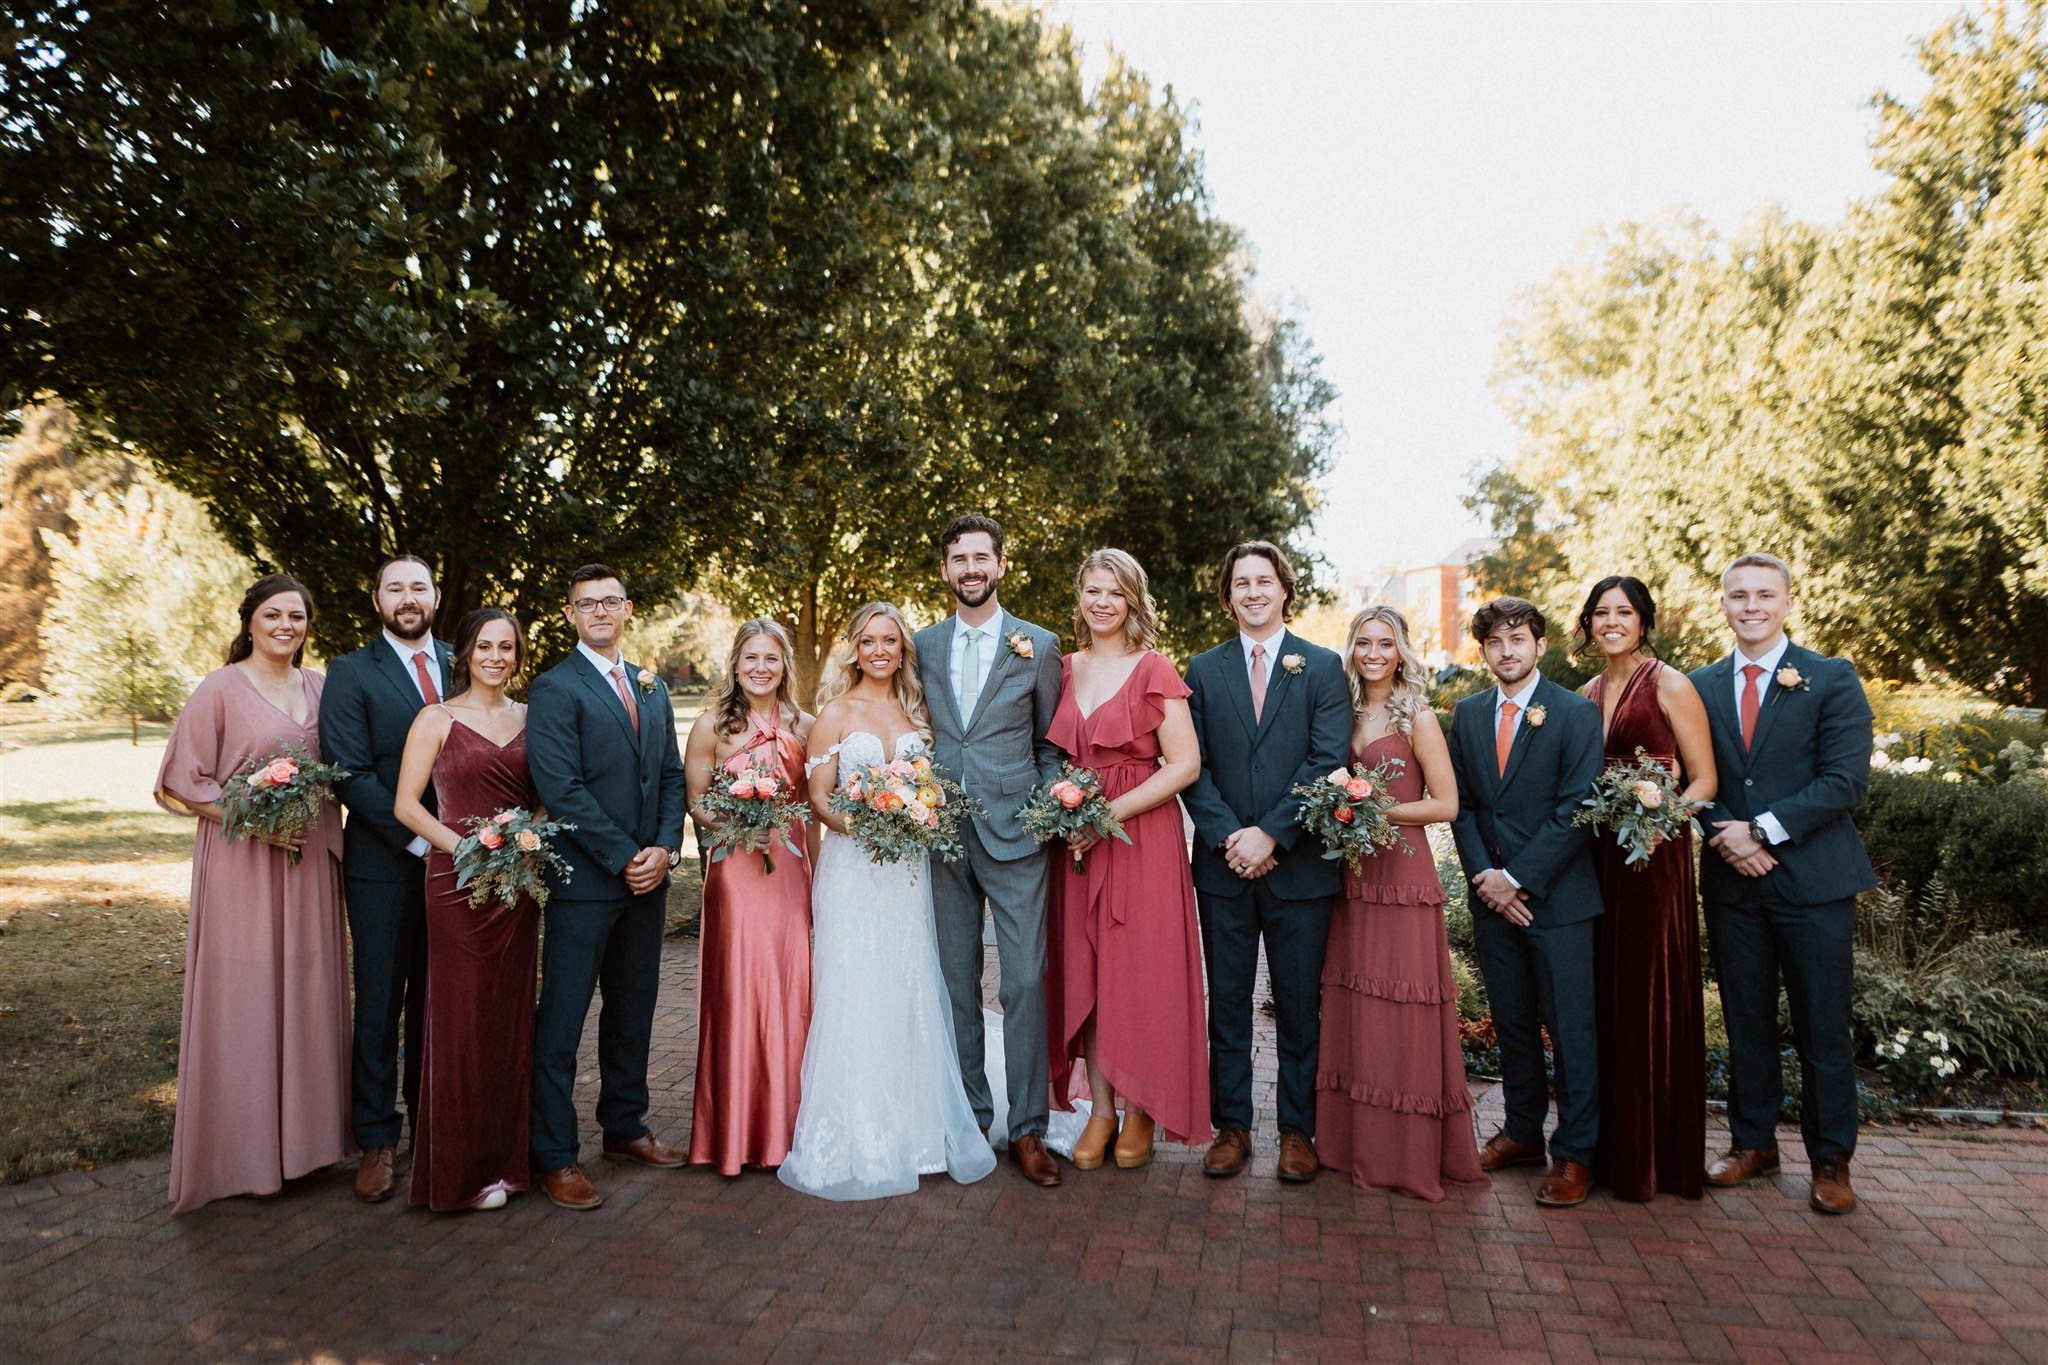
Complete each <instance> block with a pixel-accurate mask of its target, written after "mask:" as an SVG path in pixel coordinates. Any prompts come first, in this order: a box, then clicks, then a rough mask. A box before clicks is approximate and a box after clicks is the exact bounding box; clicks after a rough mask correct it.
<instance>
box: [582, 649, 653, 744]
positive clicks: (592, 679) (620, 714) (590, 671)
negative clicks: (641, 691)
mask: <svg viewBox="0 0 2048 1365" xmlns="http://www.w3.org/2000/svg"><path fill="white" fill-rule="evenodd" d="M619 661H620V662H621V663H624V662H625V656H624V655H620V656H619ZM569 662H570V663H571V664H573V665H574V666H575V669H576V672H577V673H579V674H580V675H582V678H583V685H584V686H585V687H587V688H589V689H590V690H591V691H592V692H595V693H596V694H597V697H598V700H599V701H600V702H602V703H603V704H604V707H605V709H606V710H608V711H610V712H611V713H612V719H614V720H616V721H618V723H619V729H620V730H621V731H622V732H623V733H624V734H625V736H626V742H627V743H628V744H631V745H632V746H633V749H634V752H636V753H637V752H639V748H640V737H639V736H638V735H636V734H634V733H633V719H632V717H630V716H628V715H627V714H626V704H625V703H624V702H622V701H620V700H619V694H618V692H617V690H616V689H614V688H613V687H612V684H611V679H609V678H607V677H604V676H603V675H602V674H600V673H599V672H598V671H597V670H596V669H595V668H593V667H592V666H591V663H590V660H588V659H586V658H584V657H583V653H582V651H581V650H578V651H577V652H576V653H575V654H572V655H570V656H569ZM642 728H643V729H644V728H645V727H644V726H643V727H642Z"/></svg>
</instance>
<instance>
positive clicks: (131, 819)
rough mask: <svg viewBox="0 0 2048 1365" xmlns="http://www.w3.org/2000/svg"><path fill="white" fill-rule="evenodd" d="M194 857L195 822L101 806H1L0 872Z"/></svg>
mask: <svg viewBox="0 0 2048 1365" xmlns="http://www.w3.org/2000/svg"><path fill="white" fill-rule="evenodd" d="M191 856H192V822H191V821H190V820H186V819H182V818H180V817H178V816H175V815H169V814H165V813H163V812H161V811H134V810H109V809H107V808H106V807H105V806H102V805H101V804H100V803H99V802H97V801H90V800H75V799H74V800H64V801H15V802H10V803H8V804H6V805H0V870H6V869H10V868H18V867H32V866H35V865H38V864H43V863H63V862H77V861H85V862H161V861H163V860H164V859H165V858H171V857H179V858H189V857H191Z"/></svg>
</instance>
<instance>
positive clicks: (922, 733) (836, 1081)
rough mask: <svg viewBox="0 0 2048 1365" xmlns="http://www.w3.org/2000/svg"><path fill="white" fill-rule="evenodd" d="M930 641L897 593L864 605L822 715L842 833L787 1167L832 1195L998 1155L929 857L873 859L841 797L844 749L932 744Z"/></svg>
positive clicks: (825, 690)
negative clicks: (924, 659)
mask: <svg viewBox="0 0 2048 1365" xmlns="http://www.w3.org/2000/svg"><path fill="white" fill-rule="evenodd" d="M915 651H916V646H915V645H913V644H912V643H911V640H910V631H909V629H908V628H907V627H906V626H905V625H904V622H903V617H902V615H901V614H900V613H899V612H898V611H897V610H896V608H895V607H893V606H890V605H889V604H888V603H886V602H873V603H870V604H868V605H867V606H865V607H862V608H861V609H860V610H859V611H858V612H856V613H855V614H854V618H853V624H852V625H851V626H849V627H848V628H847V632H846V638H845V640H844V641H843V642H842V643H841V644H840V646H839V648H838V649H836V650H835V651H834V652H833V657H832V659H831V660H830V662H828V663H827V665H826V668H825V676H824V679H823V681H822V682H821V684H820V687H819V697H818V699H819V701H820V702H822V703H823V705H822V706H821V707H820V709H819V712H818V719H817V722H816V723H815V724H814V725H813V726H812V727H811V734H810V746H809V747H810V753H811V758H810V761H809V763H808V764H807V765H806V766H807V768H808V770H809V773H810V782H809V786H810V799H811V809H812V811H813V812H815V814H816V817H817V819H818V821H819V822H820V824H821V825H822V826H823V827H824V829H825V830H826V831H827V833H826V835H825V839H824V846H823V848H822V849H821V850H820V852H819V854H818V865H817V872H816V874H815V876H814V879H813V881H812V885H811V913H812V920H813V923H814V926H815V932H816V942H815V944H814V946H813V948H812V953H811V1032H810V1039H809V1041H808V1043H807V1044H806V1045H805V1049H804V1067H803V1083H802V1089H801V1091H800V1092H799V1093H800V1094H801V1095H802V1097H803V1098H802V1100H801V1101H800V1102H799V1104H798V1108H797V1115H796V1138H795V1141H794V1142H793V1143H792V1144H791V1146H790V1152H789V1156H788V1157H787V1158H786V1159H785V1160H784V1161H783V1163H782V1166H781V1168H780V1170H779V1171H778V1172H777V1175H778V1178H779V1179H780V1180H781V1181H782V1183H783V1184H785V1185H788V1186H789V1187H790V1188H792V1189H796V1190H801V1191H802V1192H803V1193H805V1194H814V1195H817V1196H819V1197H820V1198H823V1199H877V1198H880V1197H882V1196H884V1195H891V1194H908V1193H909V1192H911V1191H912V1190H915V1189H916V1188H917V1178H918V1177H919V1176H920V1175H936V1174H938V1173H939V1172H941V1171H945V1172H947V1173H949V1174H951V1175H952V1177H953V1178H954V1179H955V1180H958V1181H961V1182H963V1183H964V1182H967V1181H974V1180H979V1179H981V1178H982V1177H983V1176H985V1175H987V1174H988V1173H989V1172H990V1171H992V1170H994V1169H995V1164H996V1159H995V1153H994V1152H992V1151H990V1150H989V1145H988V1140H987V1139H986V1138H985V1137H983V1136H982V1134H981V1130H980V1129H979V1128H977V1127H976V1126H975V1122H974V1111H973V1110H972V1109H971V1108H970V1107H969V1106H968V1103H967V1091H966V1089H965V1088H964V1087H963V1086H962V1085H961V1083H960V1064H959V1061H958V1053H957V1052H956V1050H955V1047H954V1042H953V1020H952V1013H951V1006H950V1005H949V1004H948V1001H947V996H946V983H945V980H944V978H942V977H941V976H940V975H939V949H938V940H937V937H936V935H935V932H934V930H933V927H932V879H931V874H930V870H929V868H928V867H927V866H926V863H925V860H923V859H917V860H905V861H903V862H898V863H877V862H875V861H873V860H872V859H870V858H869V857H868V855H867V854H866V853H865V852H864V851H863V850H862V849H861V847H860V846H859V845H858V844H856V843H855V842H854V841H853V839H852V837H851V835H850V834H849V832H848V829H847V824H846V817H844V816H842V815H835V814H833V813H832V812H831V811H830V809H829V808H828V803H829V802H830V800H831V796H832V793H833V791H834V790H836V789H837V788H838V786H839V785H840V783H841V780H842V779H841V767H842V765H844V766H845V768H846V769H847V770H849V771H850V770H852V769H854V768H858V767H862V766H865V765H867V764H871V763H881V762H885V761H886V760H888V759H890V758H910V757H913V756H915V755H917V754H920V753H923V752H924V751H925V747H926V742H927V736H928V735H929V733H930V727H929V725H928V723H927V722H926V719H925V710H924V693H923V689H922V688H921V687H920V686H919V685H918V681H917V658H916V652H915Z"/></svg>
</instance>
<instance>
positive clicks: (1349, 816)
mask: <svg viewBox="0 0 2048 1365" xmlns="http://www.w3.org/2000/svg"><path fill="white" fill-rule="evenodd" d="M1357 816H1358V812H1357V811H1354V810H1353V809H1351V807H1349V806H1339V807H1337V809H1335V810H1333V811H1331V812H1330V818H1331V819H1333V820H1335V821H1336V822H1337V823H1338V824H1340V825H1348V824H1350V823H1351V822H1352V821H1353V820H1354V819H1356V818H1357Z"/></svg>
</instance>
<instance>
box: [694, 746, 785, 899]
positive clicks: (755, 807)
mask: <svg viewBox="0 0 2048 1365" xmlns="http://www.w3.org/2000/svg"><path fill="white" fill-rule="evenodd" d="M698 805H700V806H701V807H703V809H704V810H705V811H706V812H707V813H708V814H710V815H711V816H712V817H713V818H714V819H715V820H716V821H717V823H716V824H715V825H713V826H712V828H711V830H710V832H709V833H708V834H707V835H706V837H705V840H704V848H705V851H706V852H708V853H709V854H710V855H711V861H712V862H714V863H717V862H723V861H725V859H726V858H727V857H729V856H730V855H732V854H734V853H756V852H758V853H759V854H760V855H761V862H762V864H763V866H764V867H765V868H766V870H767V871H768V872H769V873H771V874H772V873H773V872H774V871H775V857H774V852H773V850H774V848H775V846H776V845H777V844H780V845H782V846H783V847H784V848H786V849H788V850H789V851H790V852H791V853H793V854H795V855H796V856H797V857H799V858H801V857H803V856H804V851H803V849H802V847H800V846H799V845H798V844H797V842H796V838H797V836H796V833H795V831H798V830H801V829H802V828H803V827H804V821H806V820H808V819H809V818H810V812H811V808H810V806H809V804H808V803H806V802H805V801H803V800H800V799H798V796H797V793H796V792H795V791H794V790H793V789H792V787H791V785H790V783H789V779H788V778H786V777H785V776H784V775H783V774H782V773H781V772H780V771H778V770H777V768H776V766H775V763H774V760H773V759H772V758H771V757H769V756H767V755H765V754H760V753H753V752H743V753H737V754H734V755H733V756H732V757H731V758H729V759H727V760H726V761H725V766H724V767H722V768H720V769H719V770H718V773H717V775H716V776H714V777H713V778H712V779H711V787H710V789H709V790H707V791H706V792H705V793H704V796H703V799H702V800H700V801H699V802H698Z"/></svg>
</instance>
